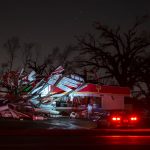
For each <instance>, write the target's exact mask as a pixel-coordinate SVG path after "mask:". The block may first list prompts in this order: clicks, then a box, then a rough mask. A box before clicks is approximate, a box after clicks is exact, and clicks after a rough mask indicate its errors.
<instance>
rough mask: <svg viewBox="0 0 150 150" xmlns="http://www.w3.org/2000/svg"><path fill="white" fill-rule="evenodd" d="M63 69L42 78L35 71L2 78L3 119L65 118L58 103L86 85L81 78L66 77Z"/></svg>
mask: <svg viewBox="0 0 150 150" xmlns="http://www.w3.org/2000/svg"><path fill="white" fill-rule="evenodd" d="M63 72H64V69H63V67H62V66H59V67H58V68H56V69H55V70H54V71H53V72H52V73H51V74H50V75H48V76H46V77H43V78H42V79H39V78H38V76H37V75H36V72H35V71H32V72H31V73H30V74H29V75H26V76H25V75H23V69H22V70H21V72H19V73H18V72H13V71H11V72H9V73H6V74H5V75H4V76H3V77H2V79H1V89H7V90H1V92H0V116H1V117H12V118H16V119H24V118H28V119H33V120H38V119H40V120H43V119H47V118H49V117H51V116H54V115H57V116H59V115H61V114H60V111H58V110H56V103H57V102H59V101H60V100H61V99H62V98H63V99H65V97H70V101H72V94H73V92H75V91H78V90H79V89H81V88H82V87H83V86H84V84H85V83H84V79H83V78H81V77H80V76H78V75H73V74H71V75H64V74H63Z"/></svg>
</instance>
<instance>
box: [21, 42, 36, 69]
mask: <svg viewBox="0 0 150 150" xmlns="http://www.w3.org/2000/svg"><path fill="white" fill-rule="evenodd" d="M33 48H34V43H24V45H23V53H22V63H23V68H24V70H26V68H27V66H28V63H29V62H30V61H31V60H32V50H33Z"/></svg>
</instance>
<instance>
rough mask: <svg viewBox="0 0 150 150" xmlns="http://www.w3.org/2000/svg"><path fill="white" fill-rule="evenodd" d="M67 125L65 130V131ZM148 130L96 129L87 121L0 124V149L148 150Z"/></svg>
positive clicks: (2, 122)
mask: <svg viewBox="0 0 150 150" xmlns="http://www.w3.org/2000/svg"><path fill="white" fill-rule="evenodd" d="M67 126H68V128H67ZM149 148H150V128H143V129H96V128H95V124H93V123H91V122H89V121H87V120H69V119H52V120H49V121H43V122H42V121H18V120H13V121H10V120H9V121H8V120H7V121H6V120H3V121H0V149H11V150H13V149H15V150H17V149H19V150H20V149H21V150H29V149H32V150H34V149H42V150H44V149H51V150H55V149H59V150H63V149H65V150H68V149H70V150H78V149H83V150H85V149H91V150H93V149H96V150H99V149H102V150H103V149H111V150H112V149H115V150H118V149H126V150H128V149H130V150H138V149H140V150H141V149H149Z"/></svg>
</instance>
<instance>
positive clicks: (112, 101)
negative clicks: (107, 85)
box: [102, 95, 124, 110]
mask: <svg viewBox="0 0 150 150" xmlns="http://www.w3.org/2000/svg"><path fill="white" fill-rule="evenodd" d="M102 108H103V109H108V110H113V109H124V96H118V95H104V96H103V97H102Z"/></svg>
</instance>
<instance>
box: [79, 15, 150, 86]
mask: <svg viewBox="0 0 150 150" xmlns="http://www.w3.org/2000/svg"><path fill="white" fill-rule="evenodd" d="M146 20H147V16H143V17H141V18H137V19H136V22H135V23H134V24H133V26H131V27H130V28H129V29H128V30H127V31H126V32H121V30H120V27H117V28H116V29H112V28H109V27H107V26H105V25H102V24H100V23H99V22H96V23H95V24H94V27H95V29H96V31H97V33H98V37H96V36H95V35H92V34H87V35H85V36H81V37H77V40H78V48H79V50H80V51H81V52H80V55H81V57H82V59H81V60H80V61H78V63H80V64H81V65H80V66H81V67H84V66H91V67H96V68H97V70H103V72H104V76H101V79H105V78H106V79H108V78H111V79H112V80H114V81H115V82H116V83H117V84H118V85H120V86H129V87H130V88H133V86H134V85H135V83H137V82H139V79H140V76H141V69H140V68H142V65H143V63H142V60H143V54H144V53H145V51H146V49H147V48H148V47H149V46H150V39H149V38H148V37H147V36H146V35H145V34H143V32H142V31H141V30H140V27H141V25H142V24H143V23H144V22H145V21H146Z"/></svg>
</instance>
